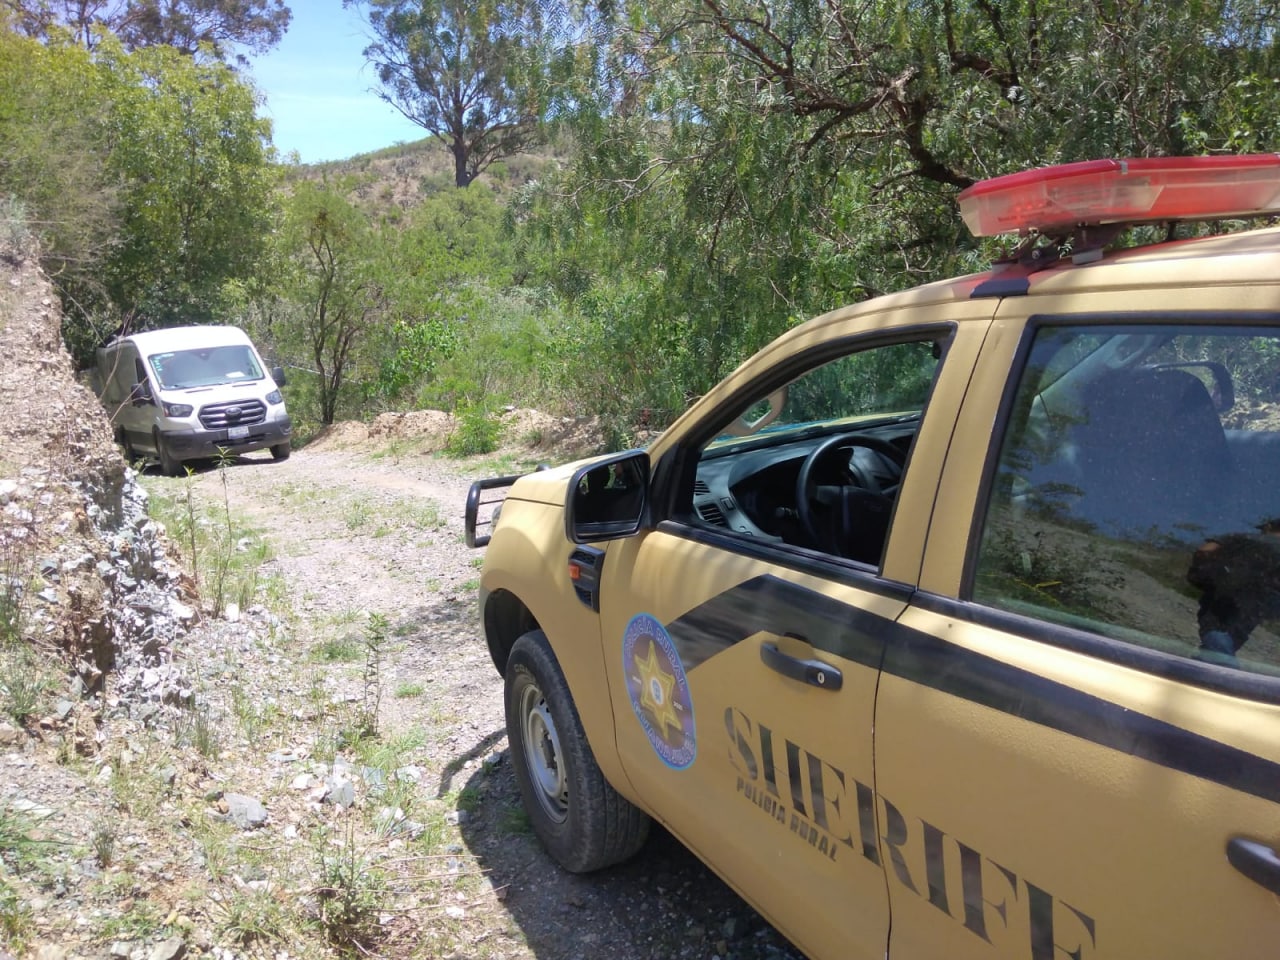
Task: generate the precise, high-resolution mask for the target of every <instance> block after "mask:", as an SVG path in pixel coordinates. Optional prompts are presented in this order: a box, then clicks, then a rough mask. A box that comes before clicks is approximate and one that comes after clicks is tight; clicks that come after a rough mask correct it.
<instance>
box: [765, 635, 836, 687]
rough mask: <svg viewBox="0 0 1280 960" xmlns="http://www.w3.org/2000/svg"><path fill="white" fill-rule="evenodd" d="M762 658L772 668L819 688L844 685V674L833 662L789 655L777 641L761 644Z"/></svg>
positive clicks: (785, 675)
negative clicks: (780, 648)
mask: <svg viewBox="0 0 1280 960" xmlns="http://www.w3.org/2000/svg"><path fill="white" fill-rule="evenodd" d="M760 659H761V660H762V661H763V662H764V665H765V666H766V667H768V668H769V669H770V670H776V671H777V672H778V673H780V674H782V675H783V676H784V677H790V678H791V679H792V680H799V681H800V682H801V683H807V684H809V686H811V687H817V688H818V689H819V690H839V689H840V688H841V687H842V686H844V676H843V675H842V674H841V673H840V671H839V670H837V669H836V668H835V667H833V666H831V664H829V663H823V662H822V661H821V660H808V659H805V658H802V657H792V656H789V655H788V654H785V653H783V652H782V651H781V650H779V649H778V645H777V644H776V643H762V644H760Z"/></svg>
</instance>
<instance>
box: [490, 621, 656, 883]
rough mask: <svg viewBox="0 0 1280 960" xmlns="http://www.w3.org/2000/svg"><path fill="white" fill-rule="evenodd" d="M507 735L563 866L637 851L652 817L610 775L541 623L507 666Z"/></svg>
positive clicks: (583, 867)
mask: <svg viewBox="0 0 1280 960" xmlns="http://www.w3.org/2000/svg"><path fill="white" fill-rule="evenodd" d="M506 710H507V739H508V741H509V742H510V744H511V755H512V765H513V766H514V768H515V774H516V781H517V782H518V783H519V785H520V795H521V797H522V798H523V799H524V807H525V810H526V811H527V812H528V814H529V820H530V822H531V823H532V825H533V832H534V833H535V834H537V836H538V839H539V840H541V841H542V845H543V846H544V847H546V848H547V851H548V852H549V853H550V854H551V855H552V856H553V857H555V859H556V860H557V861H558V862H559V863H560V865H561V866H562V867H564V868H565V869H566V870H569V871H571V872H573V873H587V872H589V871H592V870H599V869H601V868H602V867H607V866H610V865H612V864H615V863H621V862H622V861H623V860H626V859H628V858H629V857H631V856H633V855H634V854H635V853H636V851H638V850H639V849H640V848H641V847H642V846H643V845H644V841H645V838H646V837H648V835H649V817H648V816H647V815H646V814H645V813H643V812H642V811H641V810H639V809H638V808H636V807H635V806H634V805H632V804H631V803H630V802H629V801H628V800H627V799H626V798H624V797H623V796H622V795H621V794H619V793H618V792H617V791H616V790H614V789H613V787H611V786H610V785H609V782H608V781H607V780H605V778H604V774H603V773H601V772H600V767H599V765H598V764H597V763H596V759H595V756H594V755H593V754H592V752H591V747H590V745H589V744H588V743H587V736H586V734H585V733H584V732H583V729H582V721H581V720H580V719H579V717H578V710H577V708H576V707H575V706H574V704H573V697H572V696H571V695H570V693H569V685H568V683H567V682H566V681H565V679H564V674H563V673H562V672H561V670H560V664H559V663H558V662H557V661H556V656H555V653H554V652H552V650H551V644H550V643H548V642H547V637H546V634H544V633H543V632H542V631H541V630H533V631H531V632H529V633H526V634H525V635H524V636H522V637H520V639H519V640H517V641H516V642H515V646H513V647H512V648H511V656H510V658H509V659H508V660H507V670H506Z"/></svg>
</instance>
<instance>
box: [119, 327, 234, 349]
mask: <svg viewBox="0 0 1280 960" xmlns="http://www.w3.org/2000/svg"><path fill="white" fill-rule="evenodd" d="M127 341H132V342H133V343H134V344H136V345H137V347H138V349H139V350H140V351H141V352H142V353H144V354H146V355H148V356H149V355H151V354H154V353H167V352H170V351H174V350H198V349H200V348H201V347H221V346H227V345H228V344H250V343H251V341H250V340H249V337H248V335H247V334H246V333H245V332H244V331H243V330H241V329H240V328H239V327H231V326H222V325H215V324H203V325H192V326H186V327H169V328H167V329H164V330H148V331H146V332H144V333H131V334H129V335H128V336H127V337H120V338H119V339H118V340H116V341H114V343H124V342H127ZM110 345H111V344H109V346H110Z"/></svg>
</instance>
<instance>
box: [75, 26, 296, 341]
mask: <svg viewBox="0 0 1280 960" xmlns="http://www.w3.org/2000/svg"><path fill="white" fill-rule="evenodd" d="M96 56H97V57H98V59H99V61H100V62H101V63H102V64H103V65H104V67H105V68H106V69H108V70H109V71H110V73H111V75H112V78H113V84H114V87H113V90H112V100H113V102H114V108H113V115H112V121H111V125H112V136H111V140H110V143H109V151H110V152H109V159H108V162H107V168H108V170H109V171H110V173H111V174H112V176H113V177H114V178H115V180H116V182H117V183H118V185H119V186H118V190H119V195H120V201H121V205H122V210H123V222H122V224H121V230H120V235H119V237H118V239H117V241H116V244H115V246H114V249H113V250H112V253H111V256H110V258H109V260H108V262H107V264H106V267H105V270H104V277H105V280H106V283H107V287H108V290H109V292H110V295H111V299H112V301H113V302H114V304H115V305H116V307H117V308H118V309H119V310H120V311H121V312H123V313H125V314H126V315H132V316H135V317H136V321H137V324H138V325H139V326H164V325H168V324H173V323H178V322H201V321H204V320H207V319H212V318H214V317H216V316H218V315H219V313H220V299H221V293H222V288H223V285H224V284H226V283H227V282H228V281H231V280H236V279H244V278H246V277H248V276H250V275H252V274H253V272H254V271H255V270H256V268H257V264H258V259H259V257H260V255H261V253H262V251H263V249H264V243H265V241H266V237H267V233H268V231H269V228H270V224H271V214H272V209H273V204H274V202H275V200H274V194H273V188H274V184H275V169H274V167H273V166H272V162H271V161H272V159H273V155H272V152H271V148H270V146H269V144H270V126H269V122H268V121H266V120H262V119H260V118H258V117H257V116H256V103H255V100H254V91H253V89H252V87H250V86H248V85H247V84H245V83H244V82H243V81H241V80H240V79H239V77H238V76H237V75H236V74H235V72H234V71H233V70H231V68H229V67H227V66H225V65H223V64H221V63H202V62H200V61H197V60H192V59H191V58H190V57H186V56H184V55H182V54H180V53H178V52H177V51H176V50H174V49H172V48H169V47H154V48H148V49H145V50H139V51H136V52H134V53H126V52H124V51H123V50H122V49H121V48H120V47H119V46H118V45H116V44H114V42H107V43H104V44H103V46H101V47H100V48H99V50H98V51H97V54H96Z"/></svg>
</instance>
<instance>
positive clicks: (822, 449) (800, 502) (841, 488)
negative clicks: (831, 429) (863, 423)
mask: <svg viewBox="0 0 1280 960" xmlns="http://www.w3.org/2000/svg"><path fill="white" fill-rule="evenodd" d="M854 447H866V448H867V449H868V450H872V451H874V452H876V453H878V454H880V455H881V456H883V457H884V458H885V459H886V460H888V461H890V462H891V463H892V464H893V465H894V466H895V467H897V470H898V476H899V477H901V476H902V472H903V470H904V469H905V468H906V465H907V456H906V454H905V453H903V452H902V451H901V450H899V449H898V448H897V447H895V446H894V445H893V444H891V443H889V442H888V441H886V440H881V439H879V438H878V437H869V436H866V435H865V434H858V433H841V434H836V435H835V436H832V437H828V438H827V439H826V440H823V441H822V443H820V444H818V445H817V446H816V447H814V448H813V450H812V451H810V453H809V455H808V456H807V457H805V459H804V463H803V464H802V465H801V466H800V473H799V475H798V476H797V477H796V513H797V514H799V517H800V523H801V525H802V526H803V527H804V531H805V534H806V535H807V536H808V537H809V539H810V540H811V541H812V542H813V543H814V544H816V545H817V546H818V547H819V548H820V549H822V550H825V551H826V552H827V553H834V554H836V555H837V556H841V557H846V558H848V559H851V560H859V561H862V562H864V563H878V562H879V560H880V551H881V550H882V549H883V548H884V539H885V536H886V535H887V533H888V530H889V513H890V511H891V510H892V508H893V494H894V493H895V492H896V490H897V487H898V482H897V481H896V480H895V481H894V482H893V483H889V484H882V483H881V482H880V481H879V479H878V478H876V477H875V476H874V475H873V474H870V473H868V472H866V471H863V470H860V469H859V468H858V467H857V466H856V465H855V464H853V463H852V462H851V458H850V457H849V456H848V455H847V454H846V456H845V459H844V460H843V461H842V462H841V463H840V474H841V475H842V477H843V478H844V480H845V482H842V483H840V484H838V485H828V486H819V485H818V483H817V478H818V477H819V476H821V474H822V472H823V471H825V470H826V469H827V468H828V464H827V460H829V459H830V458H831V457H832V456H833V455H834V454H835V453H836V451H839V450H851V449H853V448H854ZM815 503H816V504H817V505H819V506H821V507H823V508H826V510H827V511H830V512H831V514H832V516H831V517H825V516H824V517H823V519H824V521H825V522H823V523H821V524H820V523H819V522H818V520H817V518H815V516H814V513H815V510H814V504H815ZM832 520H834V521H835V522H834V523H833V522H832ZM854 520H856V521H858V522H857V524H856V525H855V524H853V523H851V521H854Z"/></svg>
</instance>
